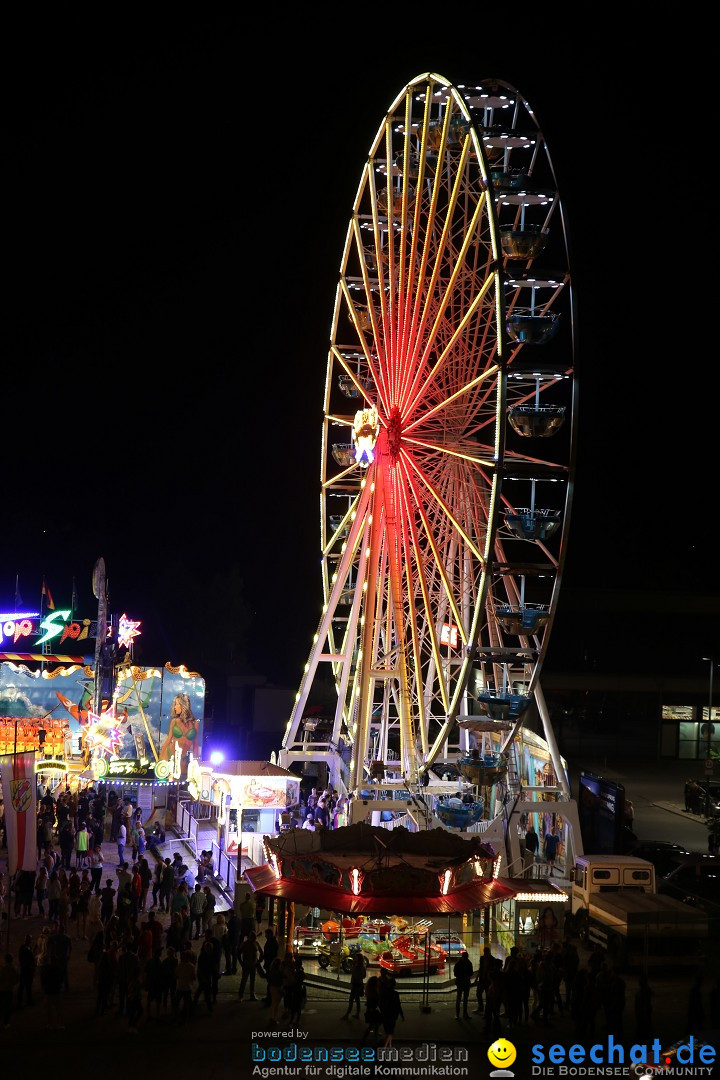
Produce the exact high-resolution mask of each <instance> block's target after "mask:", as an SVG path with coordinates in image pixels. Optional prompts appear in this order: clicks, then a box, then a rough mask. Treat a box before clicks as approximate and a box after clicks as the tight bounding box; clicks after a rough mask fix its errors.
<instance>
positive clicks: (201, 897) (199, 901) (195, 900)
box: [190, 882, 205, 941]
mask: <svg viewBox="0 0 720 1080" xmlns="http://www.w3.org/2000/svg"><path fill="white" fill-rule="evenodd" d="M204 910H205V893H204V892H203V887H202V885H201V884H200V883H199V882H198V884H197V885H196V886H195V890H194V892H193V894H192V896H191V897H190V932H191V933H192V932H193V930H194V931H195V933H194V938H195V941H197V940H198V939H199V937H200V931H201V930H202V916H203V911H204Z"/></svg>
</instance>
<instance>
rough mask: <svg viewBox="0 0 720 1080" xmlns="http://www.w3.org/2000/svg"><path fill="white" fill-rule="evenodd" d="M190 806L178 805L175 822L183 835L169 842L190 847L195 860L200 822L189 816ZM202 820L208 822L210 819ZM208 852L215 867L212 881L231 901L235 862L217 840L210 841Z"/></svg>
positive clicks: (235, 876) (235, 873) (233, 894)
mask: <svg viewBox="0 0 720 1080" xmlns="http://www.w3.org/2000/svg"><path fill="white" fill-rule="evenodd" d="M190 806H193V809H194V805H193V804H184V805H183V804H182V803H181V804H180V807H179V809H178V816H177V818H176V822H177V826H178V828H179V829H180V830H181V832H183V833H184V834H185V835H184V836H182V837H179V838H178V839H177V840H175V841H171V843H177V844H186V845H187V846H188V847H190V849H191V850H192V852H193V855H194V857H195V859H196V860H197V857H198V851H199V850H200V843H199V841H198V834H199V832H200V821H199V820H198V818H196V817H194V816H193V815H192V814H191V812H190ZM203 820H205V821H208V820H210V818H209V817H208V818H205V819H203ZM207 842H208V841H207V840H204V841H202V843H203V845H205V844H207ZM210 851H211V852H212V858H213V866H214V867H215V871H214V873H213V881H214V883H215V885H216V886H217V887H218V888H219V889H221V890H222V891H223V892H224V893H226V894H227V895H228V896H229V898H230V899H231V900H232V899H233V898H234V896H235V882H236V881H237V860H236V859H235V858H234V857H233V856H231V855H228V854H227V852H225V851H223V850H222V848H221V847H220V845H219V844H218V842H217V840H212V839H211V840H210Z"/></svg>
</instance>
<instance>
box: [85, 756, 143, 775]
mask: <svg viewBox="0 0 720 1080" xmlns="http://www.w3.org/2000/svg"><path fill="white" fill-rule="evenodd" d="M100 760H105V762H106V765H107V769H106V770H105V773H104V775H106V777H133V778H135V779H138V778H139V779H151V778H152V777H153V775H154V774H155V770H154V766H153V765H151V764H150V761H148V759H147V757H121V758H116V759H110V760H109V761H108V760H107V759H106V758H101V759H100ZM94 768H95V762H94V761H93V769H94Z"/></svg>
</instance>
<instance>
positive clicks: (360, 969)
mask: <svg viewBox="0 0 720 1080" xmlns="http://www.w3.org/2000/svg"><path fill="white" fill-rule="evenodd" d="M364 990H365V958H364V957H363V954H362V953H361V952H359V951H358V952H356V953H355V956H354V957H353V964H352V968H351V969H350V997H349V998H348V1007H347V1010H346V1011H345V1012H344V1013H343V1015H342V1016H341V1017H340V1019H341V1020H349V1019H350V1014H351V1013H352V1007H353V1005H354V1006H355V1019H356V1020H358V1019H359V1018H360V1004H361V1002H362V999H363V994H364Z"/></svg>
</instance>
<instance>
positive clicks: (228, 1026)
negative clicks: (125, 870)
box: [0, 769, 720, 1080]
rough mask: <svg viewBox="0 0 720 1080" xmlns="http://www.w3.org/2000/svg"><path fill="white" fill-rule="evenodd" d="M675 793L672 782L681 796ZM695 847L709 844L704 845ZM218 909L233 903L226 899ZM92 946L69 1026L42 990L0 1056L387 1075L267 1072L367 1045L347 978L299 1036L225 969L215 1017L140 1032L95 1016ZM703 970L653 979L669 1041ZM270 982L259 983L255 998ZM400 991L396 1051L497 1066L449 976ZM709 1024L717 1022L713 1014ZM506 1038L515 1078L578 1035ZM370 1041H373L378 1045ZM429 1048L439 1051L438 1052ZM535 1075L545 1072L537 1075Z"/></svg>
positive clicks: (658, 1015) (13, 934) (147, 1069)
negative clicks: (304, 1055) (300, 1051)
mask: <svg viewBox="0 0 720 1080" xmlns="http://www.w3.org/2000/svg"><path fill="white" fill-rule="evenodd" d="M608 773H609V770H607V769H606V771H605V773H604V775H608ZM660 773H663V775H660ZM620 774H622V775H623V776H626V780H624V781H623V782H626V784H627V787H628V791H631V790H632V791H639V790H640V789H641V787H642V790H643V792H644V794H643V797H648V796H647V794H645V792H646V791H649V790H650V788H651V787H652V784H653V781H652V780H648V776H647V770H641V772H640V773H637V774H636V775H635V776H633V775H630V774H629V773H627V771H626V770H620V771H619V773H618V775H620ZM613 778H614V777H613ZM669 783H670V780H669V779H668V778H667V777H666V776H665V775H664V771H663V770H658V775H657V777H656V779H655V781H654V784H655V789H656V790H655V796H654V803H655V805H657V806H662V807H663V809H666V810H667V812H668V813H674V814H681V815H684V816H685V817H687V818H690V815H687V814H686V813H685V811H684V809H683V807H682V805H681V803H680V802H679V801H677V802H676V801H675V800H674V799H670V800H667V799H663V798H662V795H663V794H667V793H668V784H669ZM672 783H673V784H674V783H675V782H674V781H672ZM681 791H682V789H681V788H680V792H681ZM674 792H675V788H673V794H674ZM696 826H697V829H698V837H699V838H700V836H701V835H702V836H703V839H704V832H703V833H702V834H701V833H700V826H701V822H700V821H699V820H698V821H697V823H695V822H692V823H691V824H690V825H689V827H690V828H692V829H693V830H694V829H695V828H696ZM697 846H701V845H700V844H699V843H698V845H697ZM105 854H106V857H107V858H108V863H109V864H110V865H108V867H107V868H108V869H110V868H111V866H112V864H113V858H114V845H112V844H107V845H106V851H105ZM113 869H114V867H113ZM220 906H227V905H226V903H225V904H224V905H223V904H222V903H221V905H220ZM164 921H167V920H164ZM41 926H42V920H41V919H40V918H39V917H37V916H33V917H31V918H30V919H29V920H28V921H24V920H15V919H11V922H10V927H9V928H8V926H7V923H6V922H3V924H2V927H1V928H0V932H2V934H3V935H4V944H5V946H6V947H7V946H8V945H9V948H10V951H11V953H12V954H13V955H14V956H17V949H18V947H19V944H20V941H21V939H22V937H23V936H24V935H25V933H31V934H33V935H36V934H38V933H39V932H40V930H41ZM86 953H87V942H80V941H75V942H74V949H73V956H72V959H71V967H70V992H69V993H63V994H62V995H61V997H60V1002H59V1012H60V1016H59V1020H60V1023H61V1024H62V1025H63V1030H58V1031H52V1032H50V1031H47V1030H45V1025H46V1024H47V1023H48V1017H47V1015H46V1010H45V1005H44V1003H43V1000H42V995H41V994H40V993H39V986H38V988H37V990H38V993H37V994H36V1004H35V1005H34V1006H33V1007H31V1008H24V1009H22V1010H21V1011H19V1012H18V1011H15V1012H14V1013H13V1014H12V1016H11V1025H10V1028H9V1029H8V1030H5V1031H0V1061H2V1062H3V1064H6V1063H8V1064H9V1063H10V1062H12V1063H13V1066H14V1067H15V1068H17V1067H18V1066H20V1065H22V1064H23V1063H25V1062H27V1064H28V1065H30V1063H31V1062H32V1061H37V1060H38V1054H40V1055H41V1060H42V1061H43V1062H44V1065H43V1070H44V1071H49V1072H51V1073H52V1075H53V1076H54V1077H58V1078H61V1080H62V1078H63V1077H65V1076H68V1077H69V1076H71V1075H72V1076H73V1077H76V1075H77V1071H78V1068H80V1067H81V1064H82V1063H83V1062H84V1063H87V1064H88V1065H89V1066H90V1067H92V1068H93V1069H94V1070H96V1071H97V1070H98V1069H100V1068H102V1070H103V1071H104V1072H108V1071H109V1075H110V1076H112V1077H114V1076H116V1075H120V1074H121V1073H127V1074H128V1075H129V1076H131V1077H133V1080H134V1078H137V1080H141V1078H144V1077H145V1076H148V1077H149V1076H153V1077H157V1075H158V1070H162V1072H163V1075H165V1074H167V1073H168V1072H171V1073H172V1074H173V1075H175V1074H178V1075H184V1074H185V1073H186V1072H191V1073H192V1074H193V1075H196V1074H198V1073H199V1075H201V1076H202V1078H203V1080H226V1078H228V1080H229V1078H231V1077H232V1078H233V1080H238V1078H240V1080H244V1078H245V1077H251V1076H253V1075H255V1076H260V1077H262V1078H263V1080H266V1078H267V1077H268V1076H270V1075H275V1076H284V1077H293V1078H294V1077H300V1076H302V1077H304V1076H313V1075H315V1076H330V1075H332V1076H334V1077H335V1080H347V1078H349V1077H351V1076H361V1075H364V1076H368V1077H369V1076H373V1075H383V1074H382V1072H379V1071H375V1072H373V1066H372V1063H371V1064H369V1065H367V1066H366V1067H367V1068H368V1069H370V1071H369V1072H366V1073H364V1074H363V1073H362V1072H361V1071H360V1072H358V1071H356V1072H354V1073H352V1072H346V1073H345V1074H344V1076H343V1074H342V1072H338V1067H337V1066H335V1067H334V1068H335V1071H334V1072H333V1071H332V1070H331V1069H330V1068H329V1067H326V1066H324V1065H323V1066H318V1069H319V1070H320V1071H318V1072H316V1073H313V1072H312V1071H310V1070H309V1069H308V1068H306V1067H305V1066H303V1067H301V1068H300V1069H299V1071H294V1070H295V1066H294V1065H292V1064H291V1063H290V1062H288V1061H286V1062H285V1063H284V1064H283V1063H280V1065H279V1066H278V1067H279V1068H280V1069H281V1071H280V1072H276V1073H274V1074H273V1073H264V1072H263V1071H262V1070H264V1069H266V1068H267V1067H268V1066H269V1065H272V1063H271V1062H270V1063H269V1062H268V1060H267V1058H268V1056H269V1055H271V1054H272V1053H273V1052H277V1053H281V1052H284V1053H286V1054H287V1053H292V1047H293V1045H298V1046H303V1047H306V1048H307V1047H310V1048H313V1050H312V1052H313V1053H314V1052H315V1051H316V1050H317V1049H318V1048H320V1049H321V1050H322V1051H326V1052H328V1053H329V1052H330V1051H331V1049H332V1048H336V1052H337V1053H350V1054H353V1053H355V1054H357V1053H359V1050H358V1048H359V1047H360V1043H361V1039H362V1034H363V1032H364V1030H365V1024H364V1022H363V1021H362V1020H359V1021H346V1020H342V1019H341V1015H342V1013H343V1012H344V1009H345V1003H346V998H347V991H348V979H347V976H342V977H341V978H340V979H337V978H335V977H331V978H317V979H315V980H313V982H312V983H311V985H310V987H309V991H308V1002H307V1007H306V1009H305V1011H304V1012H303V1015H302V1018H301V1021H300V1023H299V1024H295V1025H293V1030H292V1032H291V1031H290V1030H289V1027H288V1025H287V1024H283V1025H280V1026H279V1027H278V1033H277V1034H276V1033H275V1031H274V1028H273V1026H272V1025H271V1024H270V1023H269V1016H268V1010H267V1009H266V1008H264V1007H263V1006H262V1005H261V1003H260V1002H251V1001H247V1000H246V1001H244V1002H243V1003H240V1002H239V1001H238V985H239V977H238V976H237V975H236V976H231V975H228V976H223V978H222V979H221V983H220V993H219V996H218V1002H217V1006H216V1008H215V1010H214V1011H213V1013H212V1014H211V1015H207V1014H206V1010H205V1007H204V1005H203V1004H199V1005H198V1008H197V1011H196V1014H195V1016H194V1017H193V1018H192V1020H190V1021H189V1022H188V1023H187V1024H186V1025H185V1026H177V1025H174V1024H172V1022H171V1020H170V1019H169V1018H168V1017H164V1016H163V1017H160V1018H159V1019H155V1018H152V1017H147V1016H144V1017H143V1019H142V1021H141V1023H140V1026H139V1031H138V1033H137V1034H134V1033H131V1032H128V1024H127V1020H126V1018H125V1017H118V1016H116V1015H115V1014H114V1013H108V1014H106V1015H105V1016H101V1017H98V1016H96V1013H95V992H94V990H93V987H92V966H91V965H90V964H89V963H88V962H87V960H86ZM307 966H308V967H310V965H307ZM703 974H704V976H705V982H704V984H703V1003H704V1006H705V1009H706V1012H707V1011H708V1010H709V993H710V989H711V986H712V985H713V983H714V982H715V980H716V979H717V977H718V972H717V971H713V970H707V971H705V972H703ZM694 975H695V971H694V970H692V969H688V970H685V969H683V970H680V969H678V970H677V971H675V972H673V973H671V974H669V975H668V976H666V977H665V978H664V979H657V978H653V979H652V980H651V985H652V987H653V989H654V992H655V997H654V1021H653V1028H654V1031H655V1032H656V1033H657V1034H658V1037H659V1038H661V1039H662V1042H663V1044H664V1045H668V1044H669V1043H671V1042H673V1041H674V1040H675V1039H677V1038H680V1037H682V1036H684V1034H685V1027H686V1022H685V1021H686V1014H687V1004H688V996H689V991H690V985H691V983H692V981H693V978H694ZM262 986H263V984H262V983H261V982H259V984H258V994H259V992H260V989H261V987H262ZM636 986H637V977H636V976H634V975H627V976H626V1000H627V1007H626V1012H625V1036H626V1037H627V1038H628V1039H629V1040H632V1039H633V1036H634V1024H633V1006H632V1002H633V999H634V992H635V989H636ZM398 989H399V990H400V994H401V998H402V1000H403V1004H404V1011H405V1020H404V1021H402V1020H400V1021H399V1022H398V1026H397V1030H396V1035H395V1045H396V1046H397V1047H398V1048H400V1049H402V1050H403V1051H404V1052H406V1053H408V1054H410V1053H412V1054H413V1055H415V1056H417V1055H418V1054H420V1055H422V1054H426V1055H428V1054H429V1055H432V1054H433V1053H439V1052H440V1050H441V1049H443V1048H444V1050H446V1051H447V1052H453V1053H457V1054H460V1055H465V1054H466V1055H467V1060H466V1061H457V1062H456V1063H455V1065H454V1066H453V1069H454V1071H451V1072H449V1073H448V1072H446V1073H444V1074H443V1073H441V1072H440V1065H439V1064H438V1063H437V1062H436V1063H435V1064H433V1065H432V1072H434V1073H435V1074H438V1075H453V1076H456V1077H459V1078H468V1080H469V1078H471V1077H474V1076H482V1077H485V1076H488V1073H489V1070H490V1064H489V1062H488V1057H487V1050H488V1047H489V1045H490V1044H491V1042H492V1041H493V1040H494V1037H495V1035H494V1034H491V1033H488V1032H486V1031H485V1028H484V1020H483V1018H482V1017H480V1016H475V1015H473V1016H471V1018H470V1019H469V1020H467V1021H460V1022H458V1021H457V1020H456V1019H455V1007H454V997H455V995H454V989H453V987H452V984H451V981H448V980H446V981H445V984H444V985H443V984H442V983H440V984H439V985H436V986H435V987H434V988H433V990H432V993H431V994H430V995H429V997H427V998H426V997H424V996H423V993H422V986H421V985H420V984H419V983H418V982H417V981H414V980H412V979H406V980H400V981H399V984H398ZM502 1023H503V1025H505V1023H506V1021H505V1020H504V1019H503V1021H502ZM704 1026H705V1027H707V1026H709V1020H708V1019H706V1021H705V1024H704ZM502 1035H503V1036H504V1037H505V1038H507V1039H509V1040H510V1041H512V1042H513V1044H514V1045H515V1046H516V1048H517V1053H518V1058H517V1063H516V1066H515V1075H516V1077H517V1078H518V1080H520V1077H526V1076H530V1075H531V1064H530V1062H531V1056H530V1055H531V1050H530V1048H531V1047H533V1046H541V1047H545V1048H547V1047H548V1045H549V1044H550V1043H557V1044H562V1045H563V1046H569V1045H571V1044H573V1043H576V1042H578V1037H577V1032H576V1031H575V1025H574V1023H573V1021H572V1020H571V1018H570V1017H569V1016H568V1015H567V1013H564V1014H557V1015H555V1016H553V1017H552V1026H551V1027H545V1026H544V1025H542V1024H538V1023H536V1022H533V1021H531V1022H530V1023H528V1024H522V1025H520V1026H518V1027H517V1028H514V1029H513V1030H508V1029H507V1028H506V1027H504V1026H503V1030H502ZM606 1037H607V1036H606V1032H605V1030H604V1028H603V1024H602V1023H600V1024H599V1027H598V1030H597V1031H596V1038H595V1041H596V1042H601V1043H603V1044H604V1043H605V1041H606ZM712 1038H713V1041H714V1043H715V1045H718V1046H720V1030H718V1031H716V1032H715V1033H714V1034H713V1036H712ZM253 1044H256V1046H257V1047H258V1048H259V1050H260V1051H263V1052H264V1053H265V1054H266V1060H265V1062H257V1061H255V1062H254V1061H253ZM373 1046H374V1044H373V1043H372V1041H371V1043H370V1050H372V1049H373ZM428 1047H429V1048H431V1049H427V1048H428ZM432 1047H435V1048H436V1049H435V1050H433V1049H432ZM115 1052H117V1053H118V1054H119V1055H121V1058H120V1063H119V1064H118V1063H117V1062H116V1060H115V1059H114V1057H113V1056H112V1055H113V1054H114V1053H115ZM366 1052H370V1051H366ZM536 1053H537V1051H536ZM273 1067H274V1066H273ZM349 1067H352V1068H356V1069H358V1068H359V1069H361V1068H362V1066H361V1065H358V1064H357V1063H356V1064H355V1065H352V1066H348V1065H347V1063H346V1064H345V1065H341V1066H340V1068H341V1069H342V1068H349ZM421 1068H424V1066H423V1065H422V1063H421V1061H418V1060H416V1061H415V1062H414V1063H411V1064H410V1065H409V1066H408V1067H407V1069H406V1071H405V1072H402V1071H401V1070H400V1066H399V1065H398V1066H397V1067H396V1066H393V1067H392V1068H391V1071H390V1073H386V1074H385V1075H393V1076H398V1077H399V1076H405V1077H409V1078H410V1077H411V1078H412V1080H415V1077H420V1076H423V1075H430V1072H424V1073H423V1072H421V1071H420V1070H421ZM485 1070H488V1072H486V1071H485ZM532 1075H540V1074H539V1073H537V1072H536V1073H533V1074H532ZM555 1075H559V1074H558V1073H556V1074H555ZM704 1075H708V1074H704Z"/></svg>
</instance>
